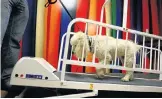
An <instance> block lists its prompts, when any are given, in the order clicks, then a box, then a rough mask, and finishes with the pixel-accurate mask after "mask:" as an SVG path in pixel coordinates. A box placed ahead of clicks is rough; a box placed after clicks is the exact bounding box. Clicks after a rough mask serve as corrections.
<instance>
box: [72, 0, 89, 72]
mask: <svg viewBox="0 0 162 99" xmlns="http://www.w3.org/2000/svg"><path fill="white" fill-rule="evenodd" d="M89 3H90V1H89V0H78V1H77V8H76V18H86V19H87V18H88V14H89ZM78 28H79V29H78ZM80 30H81V31H83V32H84V30H85V23H81V22H77V23H76V24H75V25H74V32H78V31H80ZM72 60H77V58H76V57H75V55H72ZM71 72H83V67H82V66H77V65H71Z"/></svg>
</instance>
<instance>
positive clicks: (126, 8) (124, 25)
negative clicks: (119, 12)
mask: <svg viewBox="0 0 162 99" xmlns="http://www.w3.org/2000/svg"><path fill="white" fill-rule="evenodd" d="M127 12H128V0H124V7H123V28H126V26H127Z"/></svg>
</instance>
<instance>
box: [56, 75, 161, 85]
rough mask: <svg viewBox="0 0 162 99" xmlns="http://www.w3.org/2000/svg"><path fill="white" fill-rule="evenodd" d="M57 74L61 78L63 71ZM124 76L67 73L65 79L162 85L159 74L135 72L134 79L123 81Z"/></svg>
mask: <svg viewBox="0 0 162 99" xmlns="http://www.w3.org/2000/svg"><path fill="white" fill-rule="evenodd" d="M55 75H56V76H57V77H59V78H60V77H61V72H55ZM123 76H124V74H121V73H112V74H110V75H106V76H105V78H103V79H98V78H96V77H95V74H79V73H66V74H65V80H66V81H75V82H91V83H105V84H120V85H137V86H154V87H162V81H160V80H158V78H159V75H157V74H143V73H135V74H134V80H132V81H129V82H123V81H121V78H122V77H123Z"/></svg>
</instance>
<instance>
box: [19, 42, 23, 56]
mask: <svg viewBox="0 0 162 99" xmlns="http://www.w3.org/2000/svg"><path fill="white" fill-rule="evenodd" d="M21 57H22V40H21V41H20V52H19V59H20V58H21Z"/></svg>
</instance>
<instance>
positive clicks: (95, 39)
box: [70, 32, 141, 81]
mask: <svg viewBox="0 0 162 99" xmlns="http://www.w3.org/2000/svg"><path fill="white" fill-rule="evenodd" d="M70 44H71V45H72V48H73V49H72V50H73V52H74V54H75V55H76V57H78V58H79V59H81V58H82V51H83V46H84V58H86V57H87V56H86V55H87V53H88V52H91V53H93V54H94V49H95V46H96V58H98V59H99V62H100V63H101V64H103V63H104V59H105V51H106V64H107V65H108V64H109V63H110V62H111V61H112V60H115V59H114V58H115V51H116V47H117V57H122V56H124V55H125V50H126V48H127V54H126V67H128V68H132V67H133V62H134V53H137V51H138V50H139V49H140V48H141V46H139V45H137V44H135V43H133V42H132V41H126V40H122V39H118V40H116V39H115V38H112V37H109V36H99V35H98V36H87V35H86V34H85V33H83V32H77V33H75V34H74V35H73V36H72V38H71V40H70ZM84 44H85V45H84ZM96 74H97V77H98V78H103V77H104V75H105V74H106V69H105V68H100V67H97V68H96ZM132 79H133V71H127V72H126V75H125V76H124V77H123V78H122V79H121V80H122V81H130V80H132Z"/></svg>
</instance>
